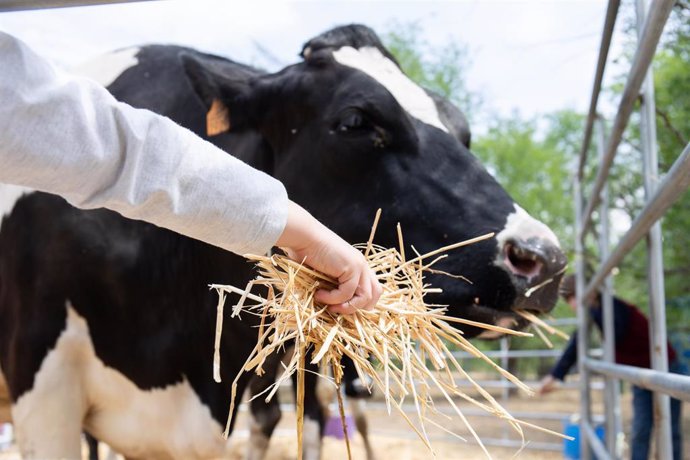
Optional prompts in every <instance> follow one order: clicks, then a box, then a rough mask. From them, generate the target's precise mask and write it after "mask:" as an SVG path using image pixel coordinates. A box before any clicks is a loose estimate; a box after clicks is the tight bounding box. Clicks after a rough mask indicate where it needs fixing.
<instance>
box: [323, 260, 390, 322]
mask: <svg viewBox="0 0 690 460" xmlns="http://www.w3.org/2000/svg"><path fill="white" fill-rule="evenodd" d="M382 292H383V287H381V284H379V282H378V280H377V279H376V276H375V274H374V272H373V271H372V270H371V269H370V268H369V267H368V266H366V267H364V268H363V269H362V270H361V271H360V273H359V276H358V277H357V278H355V277H354V276H353V277H351V278H349V279H346V280H344V281H341V283H340V285H339V286H338V288H337V289H334V290H332V291H325V290H321V291H318V292H317V293H316V296H315V297H316V300H317V301H320V302H323V303H325V304H329V305H330V307H329V309H328V310H329V311H330V312H331V313H341V314H352V313H354V312H355V311H357V310H359V309H362V308H363V309H365V310H370V309H371V308H373V307H374V306H375V305H376V303H377V302H378V300H379V298H380V297H381V293H382Z"/></svg>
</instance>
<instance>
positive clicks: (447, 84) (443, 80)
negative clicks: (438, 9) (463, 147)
mask: <svg viewBox="0 0 690 460" xmlns="http://www.w3.org/2000/svg"><path fill="white" fill-rule="evenodd" d="M421 36H422V28H421V26H420V25H419V24H418V23H412V24H405V25H402V24H394V25H393V26H392V27H391V28H390V31H389V32H388V33H386V34H384V37H383V41H384V43H385V44H386V47H387V48H388V49H389V50H390V52H391V53H392V54H393V56H395V58H396V60H397V61H398V63H399V64H400V67H401V68H402V69H403V71H404V72H405V73H406V74H407V76H408V77H410V79H412V80H413V81H415V82H416V83H418V84H419V85H421V86H422V87H424V88H426V89H430V90H432V91H434V92H436V93H438V94H440V95H442V96H444V97H446V98H447V99H449V100H450V101H452V102H453V103H454V104H455V105H457V106H458V107H459V108H460V110H462V111H463V113H464V114H465V116H466V117H467V118H468V120H471V119H472V116H473V114H474V113H476V111H477V110H478V109H479V107H480V105H481V100H480V97H479V95H478V94H475V93H473V92H471V91H469V90H468V89H467V86H466V84H465V73H464V72H465V69H466V68H467V67H468V66H469V65H470V61H469V58H468V54H467V48H466V47H464V46H462V45H460V44H459V43H457V42H454V41H449V42H448V44H447V45H446V46H444V47H442V48H435V47H432V46H431V45H429V43H427V42H426V41H424V40H422V39H421V38H420V37H421Z"/></svg>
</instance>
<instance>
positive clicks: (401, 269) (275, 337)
mask: <svg viewBox="0 0 690 460" xmlns="http://www.w3.org/2000/svg"><path fill="white" fill-rule="evenodd" d="M379 215H380V211H379V214H377V216H376V221H375V223H374V227H373V228H372V233H371V236H370V238H369V242H368V243H367V244H365V245H358V246H356V247H358V248H360V249H361V250H362V251H363V252H364V255H365V257H366V259H367V261H368V262H369V265H370V267H371V268H372V270H373V271H374V272H375V273H376V274H377V276H378V278H379V281H380V282H381V284H382V286H383V294H382V295H381V298H380V300H379V302H378V304H377V305H376V307H375V308H374V309H373V310H371V311H364V310H359V311H357V312H356V313H354V314H352V315H338V314H331V313H329V311H328V309H327V307H326V306H324V305H319V304H318V303H316V302H314V294H315V292H316V290H317V289H319V288H323V287H326V288H330V287H332V286H336V285H337V282H336V281H335V280H333V279H331V278H329V277H328V276H325V275H323V274H321V273H318V272H316V271H314V270H312V269H310V268H308V267H306V266H304V265H302V264H299V263H297V262H294V261H292V260H291V259H289V258H287V257H284V256H281V255H273V256H271V257H264V256H248V257H249V258H250V259H251V260H254V261H256V264H257V267H258V268H259V272H260V274H259V276H258V277H257V279H255V280H253V281H251V282H250V283H249V284H248V285H247V287H246V288H245V289H244V290H242V289H238V288H235V287H233V286H224V285H212V286H211V287H212V288H215V289H216V290H217V291H218V294H219V304H218V325H217V329H216V350H215V355H214V377H215V378H216V380H217V381H220V375H219V368H220V367H219V366H220V363H219V344H220V332H221V330H222V319H223V305H224V302H225V296H226V294H227V293H235V294H239V295H240V296H241V297H240V300H239V302H238V303H237V304H236V305H235V306H234V307H233V310H232V316H237V315H239V314H240V312H241V311H248V312H251V313H255V314H257V315H260V317H261V322H260V326H259V331H258V341H257V345H256V347H255V348H254V350H253V351H252V353H251V355H250V356H249V358H248V359H247V361H246V362H245V364H244V366H243V368H242V369H243V371H252V370H253V371H254V372H256V373H257V374H258V375H262V374H263V369H262V366H263V364H264V362H265V361H266V358H267V357H268V356H269V355H270V354H272V353H275V352H277V351H279V350H280V349H282V348H285V347H286V346H289V345H290V344H291V343H292V342H293V341H294V343H295V353H294V354H293V356H292V358H291V360H290V361H289V363H288V364H287V365H286V366H285V371H284V372H283V374H282V376H281V377H280V379H279V380H278V381H277V382H276V383H275V384H274V385H272V386H271V387H270V388H269V389H268V390H267V392H268V393H267V395H266V397H265V398H266V400H267V401H268V400H270V398H272V397H273V396H274V395H275V393H276V391H277V389H278V387H279V386H280V384H281V383H282V381H284V380H286V379H288V378H290V376H291V375H292V374H293V373H295V372H297V425H298V427H297V435H298V436H297V439H298V455H297V458H302V423H303V416H304V372H305V370H304V368H305V363H306V360H307V359H309V360H310V362H311V363H313V364H316V363H319V364H320V365H321V366H322V368H324V367H325V368H330V369H332V373H333V380H334V383H335V385H336V386H339V385H340V383H341V380H342V376H343V372H342V368H341V365H340V361H341V358H342V357H343V355H347V356H348V357H350V358H351V359H352V361H353V362H354V364H355V368H356V370H357V373H358V374H359V377H360V378H361V380H362V381H363V382H372V383H371V385H372V386H375V387H376V388H377V389H378V391H380V392H381V394H382V395H383V396H384V398H385V402H386V406H387V408H388V413H389V414H390V413H391V409H392V408H394V409H395V410H396V411H398V412H399V413H400V414H401V415H402V417H403V418H404V419H405V420H406V421H407V423H408V424H409V425H410V427H411V428H412V429H413V430H414V431H415V432H416V433H417V435H418V436H419V437H420V439H421V440H422V441H423V442H424V443H425V445H426V446H427V448H429V450H430V451H431V452H433V449H432V447H431V443H430V441H429V436H428V434H427V430H426V424H431V425H434V426H436V427H438V428H440V429H442V430H444V431H446V432H449V433H450V434H452V435H454V436H457V437H460V436H458V435H457V434H455V433H452V432H450V431H449V430H447V429H446V428H444V427H443V426H442V425H440V424H438V423H437V422H435V421H434V420H432V418H431V415H434V416H437V417H445V418H449V417H448V416H447V415H444V414H442V413H441V412H440V411H438V410H437V409H436V408H435V406H434V401H433V400H432V398H431V396H430V390H431V389H432V388H434V389H436V390H437V391H438V392H440V394H441V395H442V396H443V398H444V399H445V400H446V401H447V402H448V404H449V405H450V406H451V407H452V408H453V410H454V412H455V413H456V414H457V416H458V417H459V418H460V419H461V420H462V421H463V423H464V424H465V426H466V427H467V429H468V430H469V432H470V433H471V434H472V436H473V437H474V438H475V439H476V441H477V442H478V444H479V445H480V446H481V448H482V449H483V450H484V452H485V453H486V455H487V456H488V457H489V458H490V455H489V453H488V451H487V450H486V448H485V447H484V445H483V444H482V442H481V440H480V439H479V436H478V435H477V433H476V432H475V431H474V430H473V429H472V426H471V425H470V424H469V422H468V421H467V419H466V418H465V416H464V415H463V413H462V411H461V410H460V408H459V407H458V406H457V404H456V399H457V398H460V399H463V400H465V401H468V402H470V403H471V404H474V405H475V406H478V407H480V408H482V409H484V410H486V411H487V412H489V413H492V414H494V415H495V416H497V417H500V418H502V419H505V420H507V422H508V423H510V424H511V425H512V426H513V428H514V429H515V430H516V431H517V432H518V433H519V434H520V436H521V437H522V439H523V441H524V436H523V432H522V426H530V427H533V428H536V429H539V430H542V431H547V432H549V433H552V434H555V435H559V434H558V433H555V432H552V431H550V430H545V429H543V428H540V427H537V426H535V425H532V424H529V423H526V422H524V421H521V420H517V419H515V418H514V417H513V416H511V415H510V414H509V413H508V412H507V411H506V410H505V409H504V408H503V407H502V406H501V405H500V404H499V403H498V402H497V401H496V400H495V399H494V398H493V396H491V394H489V393H488V392H487V391H486V390H484V389H483V388H482V387H481V386H479V385H478V384H477V383H476V382H475V381H474V380H473V379H472V378H471V377H470V376H469V375H468V374H467V373H466V372H465V371H464V370H463V368H462V366H461V365H460V364H459V363H458V361H457V360H456V359H455V358H454V357H453V355H452V353H451V351H450V350H449V348H448V347H449V344H453V345H455V346H456V347H459V348H460V349H463V350H465V351H467V352H469V353H471V354H472V355H473V356H475V357H477V358H480V359H482V360H484V361H485V362H487V363H489V365H491V366H492V367H493V368H495V369H496V370H497V371H498V372H499V373H500V374H501V375H503V376H504V377H505V378H507V379H508V380H510V381H511V382H513V383H514V384H515V385H516V386H517V387H519V388H520V389H522V390H523V391H525V392H527V393H528V394H532V390H531V389H530V388H529V387H527V386H526V385H525V384H523V383H522V382H521V381H520V380H519V379H518V378H516V377H515V376H513V375H512V374H510V373H509V372H507V371H505V370H504V369H502V368H501V367H500V366H498V365H497V364H495V363H494V362H493V361H492V360H490V359H489V358H487V357H486V356H485V355H484V354H483V353H482V352H481V351H480V350H478V349H477V348H476V347H474V346H473V345H472V344H471V343H470V342H469V341H468V340H467V339H466V338H465V337H463V335H462V333H461V332H460V331H458V330H457V329H455V328H454V327H453V326H451V325H450V324H449V323H451V322H455V323H462V324H467V325H472V326H478V327H482V328H485V329H489V330H493V331H497V332H500V333H504V334H512V335H521V336H530V335H531V334H527V333H523V332H518V331H514V330H511V329H505V328H502V327H498V326H492V325H488V324H483V323H477V322H474V321H469V320H465V319H461V318H455V317H452V316H446V315H445V312H446V308H445V307H441V306H431V305H427V304H426V303H425V302H424V295H425V294H427V293H431V292H439V291H440V290H439V289H434V288H432V287H430V286H429V285H428V284H425V282H424V272H425V271H430V270H432V269H431V266H432V265H434V264H435V263H436V262H438V261H439V260H440V259H443V258H444V257H446V256H447V255H446V254H443V253H445V252H447V251H449V250H451V249H455V248H459V247H461V246H466V245H468V244H472V243H474V242H477V241H481V240H484V239H487V238H490V237H491V236H492V235H493V234H487V235H483V236H480V237H478V238H474V239H472V240H468V241H464V242H461V243H457V244H454V245H451V246H447V247H444V248H441V249H439V250H436V251H433V252H430V253H428V254H424V255H419V254H416V256H415V257H414V258H411V259H409V260H408V259H406V255H405V250H404V245H403V237H402V232H401V231H400V227H399V226H398V237H399V243H400V248H399V250H398V249H395V248H392V249H386V248H382V247H379V246H376V245H374V244H372V241H373V235H374V232H375V229H376V223H377V222H378V218H379ZM439 254H440V255H439ZM434 256H436V258H434V259H431V258H432V257H434ZM430 259H431V260H430ZM256 285H263V286H265V287H266V288H267V289H268V294H267V295H266V298H262V297H259V296H256V295H254V294H252V293H251V290H252V287H253V286H256ZM248 299H249V300H251V301H253V302H256V303H255V304H254V305H250V306H247V305H245V303H246V302H247V300H248ZM310 351H311V355H310V356H308V355H309V352H310ZM370 358H375V359H376V361H377V362H378V366H380V367H382V372H377V370H376V367H375V365H374V364H372V362H371V359H370ZM429 364H430V367H429V366H428V365H429ZM453 371H455V372H457V373H458V374H459V375H460V376H461V378H464V379H466V380H468V381H469V382H471V383H472V384H473V386H474V388H475V389H476V390H477V391H478V392H479V394H480V395H481V396H482V397H483V399H482V400H480V399H476V398H473V397H471V396H469V395H467V394H466V393H464V392H463V391H462V390H461V389H460V388H459V387H458V386H457V385H456V384H455V381H454V378H453ZM239 377H240V375H238V376H237V377H236V378H235V380H234V382H233V384H232V395H231V401H232V402H231V406H230V415H229V417H228V422H227V426H226V431H225V436H226V437H227V436H228V431H229V427H230V423H231V417H232V414H233V413H234V401H235V396H236V391H237V382H238V380H239ZM370 390H371V388H370ZM336 393H337V395H338V404H339V408H340V415H341V419H342V421H343V427H345V423H344V410H343V403H342V399H341V396H340V391H337V392H336ZM257 396H260V395H257ZM408 398H411V399H412V402H413V403H414V406H415V408H416V412H417V414H416V417H413V418H416V420H413V419H411V418H410V417H408V416H407V414H406V413H405V412H404V411H403V404H404V403H405V401H406V400H408ZM559 436H560V435H559ZM345 439H346V440H347V439H348V438H347V436H346V437H345ZM460 439H463V438H460ZM347 449H348V455H350V446H349V443H348V446H347ZM350 458H351V455H350Z"/></svg>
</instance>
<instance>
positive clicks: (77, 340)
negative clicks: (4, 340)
mask: <svg viewBox="0 0 690 460" xmlns="http://www.w3.org/2000/svg"><path fill="white" fill-rule="evenodd" d="M85 340H88V332H87V328H86V323H85V322H84V320H83V319H81V318H79V317H78V316H77V315H76V314H75V313H74V311H73V310H72V309H71V308H68V313H67V319H66V325H65V329H64V330H63V332H62V333H61V334H60V336H59V338H58V340H57V342H56V343H55V346H54V347H53V348H52V349H51V350H50V351H49V352H48V353H47V354H45V355H44V358H43V360H42V362H41V361H39V362H41V365H40V368H39V369H38V372H36V374H35V375H34V379H33V386H32V387H31V388H30V389H29V390H26V391H25V392H23V393H22V394H21V395H20V396H19V398H17V400H16V401H15V402H14V404H13V406H12V419H13V421H14V425H15V434H16V436H17V442H18V444H19V449H20V451H21V453H22V456H23V458H25V459H33V458H37V459H38V458H40V459H45V458H61V459H62V458H64V459H81V433H82V419H83V416H84V414H85V412H86V397H85V395H84V392H83V391H82V385H81V378H82V376H81V373H82V359H83V357H84V350H85V348H84V347H85V346H86V344H87V342H86V341H85ZM19 342H22V343H24V342H25V343H24V345H23V346H22V347H21V349H22V350H24V351H23V358H24V359H27V360H30V359H34V358H35V359H40V358H39V357H37V356H31V352H32V351H33V350H36V348H37V347H33V345H34V343H35V342H34V341H33V340H32V339H31V338H30V337H28V336H27V337H25V338H22V339H21V340H20V341H19Z"/></svg>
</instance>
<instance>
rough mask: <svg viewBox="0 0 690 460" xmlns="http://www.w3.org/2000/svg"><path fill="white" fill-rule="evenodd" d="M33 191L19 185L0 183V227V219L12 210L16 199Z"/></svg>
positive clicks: (0, 223)
mask: <svg viewBox="0 0 690 460" xmlns="http://www.w3.org/2000/svg"><path fill="white" fill-rule="evenodd" d="M33 191H34V190H31V189H30V188H26V187H21V186H19V185H10V184H0V228H2V219H3V218H4V217H5V216H6V215H8V214H9V213H10V212H12V209H14V205H15V204H16V203H17V200H19V198H21V197H22V196H23V195H26V194H28V193H31V192H33Z"/></svg>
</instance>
